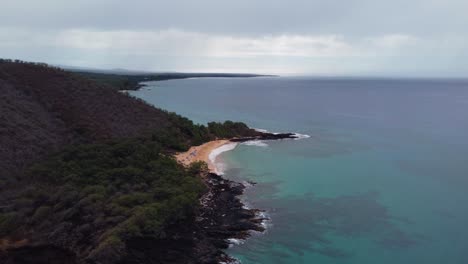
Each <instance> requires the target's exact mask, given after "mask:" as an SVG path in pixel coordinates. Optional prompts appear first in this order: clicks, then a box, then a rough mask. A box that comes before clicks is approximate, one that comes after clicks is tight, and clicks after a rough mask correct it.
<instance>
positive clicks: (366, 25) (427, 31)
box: [0, 0, 468, 76]
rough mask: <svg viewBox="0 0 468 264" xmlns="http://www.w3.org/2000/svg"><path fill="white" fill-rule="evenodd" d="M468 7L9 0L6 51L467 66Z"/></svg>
mask: <svg viewBox="0 0 468 264" xmlns="http://www.w3.org/2000/svg"><path fill="white" fill-rule="evenodd" d="M403 7H404V8H403ZM463 10H468V2H466V1H461V0H447V1H442V0H427V1H422V0H415V1H411V3H408V2H407V1H403V0H395V1H393V2H391V3H387V2H380V1H370V0H351V1H344V2H343V1H333V0H332V1H324V0H310V1H305V0H292V1H287V2H286V1H275V0H273V1H271V0H270V1H266V0H256V1H246V0H239V1H236V2H227V1H214V0H200V1H186V0H175V1H147V0H137V1H118V2H117V1H110V0H95V1H91V0H83V1H75V2H70V3H65V2H63V1H58V0H44V1H41V2H40V3H39V2H37V1H28V0H16V1H7V2H6V3H3V4H2V17H1V18H0V25H1V26H0V57H9V58H20V59H25V60H35V61H45V62H49V63H54V64H65V65H76V66H88V67H100V68H115V67H119V68H130V69H141V70H163V71H164V70H169V71H170V70H174V71H177V70H178V71H229V72H233V71H236V72H237V71H242V72H252V71H253V72H260V73H279V74H283V73H288V74H289V73H291V74H313V75H408V76H465V75H466V74H467V72H468V65H467V63H465V62H466V59H467V57H468V18H467V17H466V16H465V15H464V11H463Z"/></svg>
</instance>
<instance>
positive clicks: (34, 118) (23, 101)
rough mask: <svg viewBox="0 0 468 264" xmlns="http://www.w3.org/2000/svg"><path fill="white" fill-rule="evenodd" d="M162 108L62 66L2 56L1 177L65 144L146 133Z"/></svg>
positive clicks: (159, 124) (164, 119) (160, 125)
mask: <svg viewBox="0 0 468 264" xmlns="http://www.w3.org/2000/svg"><path fill="white" fill-rule="evenodd" d="M168 119H169V118H168V115H167V113H165V112H164V111H162V110H159V109H156V108H154V107H151V106H149V105H148V104H146V103H144V102H142V101H140V100H137V99H134V98H130V97H129V96H127V95H125V94H123V93H120V92H117V91H115V89H113V88H111V87H108V86H105V85H101V84H98V83H96V82H92V81H90V80H88V79H86V78H83V77H80V76H78V75H74V74H71V73H68V72H65V71H62V70H60V69H55V68H50V67H46V66H42V65H32V64H27V63H13V62H6V61H3V62H0V146H1V148H0V172H1V174H0V179H2V180H5V179H6V178H7V177H9V176H11V175H12V174H14V173H16V172H19V171H21V169H23V168H25V167H26V166H28V165H30V164H31V163H32V162H34V161H37V160H40V159H42V158H43V157H45V155H47V154H49V153H52V152H55V151H58V150H60V149H62V148H63V147H64V146H65V145H69V144H74V143H84V142H87V143H89V142H95V141H99V140H106V139H116V138H130V137H136V136H141V135H142V134H144V133H146V132H148V131H153V132H154V131H158V130H160V129H164V128H165V127H167V125H168V124H169V123H170V122H169V120H168Z"/></svg>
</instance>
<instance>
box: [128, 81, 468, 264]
mask: <svg viewBox="0 0 468 264" xmlns="http://www.w3.org/2000/svg"><path fill="white" fill-rule="evenodd" d="M130 93H131V94H132V95H134V96H136V97H139V98H142V99H144V100H146V101H147V102H149V103H151V104H154V105H156V106H157V107H160V108H163V109H167V110H169V111H174V112H177V113H179V114H181V115H184V116H186V117H189V118H191V119H192V120H194V121H195V122H197V123H206V122H208V121H223V120H234V121H243V122H245V123H247V124H248V125H249V126H251V127H254V128H258V129H266V130H268V131H271V132H297V133H300V134H304V135H309V136H310V137H309V138H303V139H300V140H282V141H266V142H254V143H252V142H250V143H247V144H240V145H238V146H237V147H236V148H235V149H233V150H232V151H228V152H223V153H222V154H221V155H220V157H219V159H220V162H221V163H222V168H223V170H224V176H225V177H227V178H229V179H232V180H236V181H240V182H246V181H253V182H256V183H257V184H255V185H253V186H251V187H248V188H247V189H246V192H245V194H244V195H243V196H242V200H243V201H244V202H245V203H246V204H247V205H248V206H249V207H252V208H260V209H264V210H265V214H266V215H267V216H268V217H269V218H270V220H269V221H267V222H266V225H267V227H268V228H267V231H266V232H265V233H254V234H252V237H251V238H249V239H248V240H246V241H238V242H239V243H238V244H237V243H236V244H233V245H232V246H231V247H230V248H229V249H228V250H227V252H228V253H229V254H230V255H232V256H234V257H235V258H237V259H239V261H240V262H241V263H244V264H257V263H262V264H270V263H321V264H331V263H333V264H345V263H346V264H366V263H371V264H376V263H379V264H386V263H392V264H394V263H399V264H405V263H408V264H409V263H425V264H430V263H434V264H440V263H450V264H466V263H468V228H467V223H468V191H467V190H468V139H467V137H468V81H467V80H461V79H458V80H457V79H437V80H430V79H378V78H375V79H360V78H305V77H294V78H293V77H279V78H238V79H237V78H233V79H229V78H226V79H225V78H220V79H216V78H206V79H204V78H202V79H185V80H171V81H162V82H150V83H148V86H146V87H144V88H143V89H141V90H139V91H133V92H130Z"/></svg>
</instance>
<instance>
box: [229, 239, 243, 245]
mask: <svg viewBox="0 0 468 264" xmlns="http://www.w3.org/2000/svg"><path fill="white" fill-rule="evenodd" d="M227 241H228V243H229V244H231V245H242V244H244V240H242V239H237V238H228V239H227Z"/></svg>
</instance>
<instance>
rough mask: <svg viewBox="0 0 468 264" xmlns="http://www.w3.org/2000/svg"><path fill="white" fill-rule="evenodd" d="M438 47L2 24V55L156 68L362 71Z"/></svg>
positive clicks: (400, 40) (387, 39) (413, 42)
mask: <svg viewBox="0 0 468 264" xmlns="http://www.w3.org/2000/svg"><path fill="white" fill-rule="evenodd" d="M436 46H437V43H431V42H430V41H427V40H424V41H423V40H422V39H419V38H418V37H416V36H412V35H407V34H400V33H399V34H383V35H379V36H368V37H362V38H356V37H354V38H347V37H346V36H344V35H337V34H323V35H307V34H303V35H300V34H276V35H273V34H270V35H254V36H234V35H232V36H230V35H221V34H207V33H199V32H189V31H184V30H178V29H168V30H160V31H129V30H109V31H98V30H87V29H69V30H62V31H42V32H40V33H36V32H33V31H28V30H18V29H7V28H3V29H0V50H2V53H3V54H0V57H10V58H23V57H24V56H23V55H24V54H20V56H18V54H17V53H18V50H19V48H20V49H21V50H24V51H28V52H29V53H30V54H32V55H31V56H28V57H27V58H25V59H32V60H39V61H46V62H50V63H57V64H65V65H74V66H88V67H102V68H114V67H122V68H130V69H142V70H158V71H164V70H169V71H223V72H259V73H276V74H284V73H288V74H294V73H297V74H319V75H323V74H325V75H340V74H364V75H365V74H366V73H371V72H372V71H374V72H376V71H379V70H382V72H384V71H387V72H388V71H389V69H391V68H388V67H396V66H395V65H390V63H392V58H393V57H398V56H400V57H408V56H421V57H424V56H426V55H430V54H423V53H421V50H424V48H425V50H431V51H434V49H433V48H431V47H436ZM15 51H16V53H15ZM9 53H11V54H9ZM41 54H48V55H47V56H44V57H41ZM410 66H411V65H410ZM407 67H408V66H407ZM406 70H408V69H406Z"/></svg>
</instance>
